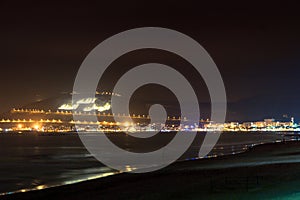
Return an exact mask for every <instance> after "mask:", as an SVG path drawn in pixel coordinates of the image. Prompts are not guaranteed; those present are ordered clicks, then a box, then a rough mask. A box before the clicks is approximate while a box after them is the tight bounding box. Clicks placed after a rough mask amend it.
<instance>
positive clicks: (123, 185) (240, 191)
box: [2, 142, 300, 200]
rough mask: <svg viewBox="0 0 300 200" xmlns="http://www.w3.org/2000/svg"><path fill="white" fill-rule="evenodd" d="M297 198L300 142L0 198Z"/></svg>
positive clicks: (257, 148)
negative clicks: (143, 172)
mask: <svg viewBox="0 0 300 200" xmlns="http://www.w3.org/2000/svg"><path fill="white" fill-rule="evenodd" d="M202 198H203V199H255V198H256V199H273V198H278V199H282V198H284V199H287V198H289V199H299V198H300V143H299V142H287V143H275V144H266V145H261V146H256V147H254V148H253V149H250V150H249V151H247V152H245V153H242V154H238V155H232V156H223V157H218V158H213V159H202V160H195V161H184V162H179V163H175V164H172V165H171V166H169V167H167V168H165V169H163V170H160V171H157V172H152V173H146V174H119V175H114V176H110V177H106V178H101V179H98V180H92V181H86V182H82V183H77V184H73V185H67V186H60V187H55V188H49V189H44V190H39V191H32V192H27V193H18V194H13V195H7V196H3V197H2V199H72V200H74V199H202Z"/></svg>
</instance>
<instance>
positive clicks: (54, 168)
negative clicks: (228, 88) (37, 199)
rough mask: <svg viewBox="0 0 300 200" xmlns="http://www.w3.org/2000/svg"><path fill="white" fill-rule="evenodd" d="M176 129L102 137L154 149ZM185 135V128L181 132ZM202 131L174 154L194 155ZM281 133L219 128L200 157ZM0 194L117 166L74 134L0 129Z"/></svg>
mask: <svg viewBox="0 0 300 200" xmlns="http://www.w3.org/2000/svg"><path fill="white" fill-rule="evenodd" d="M175 134H176V133H174V132H168V133H161V135H160V137H155V138H154V139H152V140H151V141H150V142H147V143H145V144H142V143H141V142H140V141H139V140H138V141H137V140H132V139H131V137H127V136H126V134H122V133H108V134H107V137H108V138H109V139H111V140H113V141H114V142H115V143H118V144H119V146H120V147H121V148H124V149H126V150H128V151H131V150H132V151H143V150H145V149H146V150H149V149H151V148H150V146H153V145H151V143H155V144H156V146H157V148H159V147H160V146H163V145H164V144H167V142H168V141H169V140H171V139H172V138H173V137H174V136H175ZM187 134H188V133H187ZM205 134H206V133H202V132H199V133H197V136H196V138H195V140H194V142H193V143H192V145H191V146H190V148H189V149H188V150H187V151H186V152H185V153H184V154H183V155H182V156H181V157H180V158H179V159H178V162H180V161H184V160H193V159H199V158H198V157H197V156H198V151H199V149H200V147H201V144H202V141H203V139H204V137H205ZM283 140H285V139H284V137H283V134H282V133H275V132H271V133H269V132H225V133H221V136H220V138H219V140H218V142H217V144H216V145H215V146H214V148H213V150H212V151H211V152H210V153H209V154H208V155H207V156H206V157H205V158H204V159H211V158H212V157H218V156H224V155H231V154H238V153H242V152H245V151H246V150H247V149H249V148H251V147H253V146H255V145H260V144H265V143H274V142H281V141H283ZM0 163H1V164H0V194H1V195H8V194H12V193H17V192H26V191H31V190H41V189H45V188H49V187H56V186H61V185H67V184H73V183H77V182H81V181H86V180H91V179H96V178H102V177H106V176H113V175H116V174H119V173H122V172H120V171H117V170H114V169H111V168H109V167H107V166H105V165H104V164H102V163H101V162H100V161H98V160H97V159H96V158H94V157H93V155H92V154H91V153H90V152H89V151H88V150H87V149H86V148H85V146H84V145H83V144H82V142H81V140H80V137H79V136H78V134H77V133H0Z"/></svg>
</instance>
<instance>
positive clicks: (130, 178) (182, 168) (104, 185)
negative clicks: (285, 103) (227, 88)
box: [1, 141, 300, 199]
mask: <svg viewBox="0 0 300 200" xmlns="http://www.w3.org/2000/svg"><path fill="white" fill-rule="evenodd" d="M275 145H278V146H277V147H280V148H283V149H285V148H287V147H291V146H293V147H294V146H297V145H298V146H300V142H298V141H286V142H280V143H278V142H277V143H276V142H275V143H267V144H263V145H256V146H254V147H253V148H250V149H247V150H246V151H245V152H242V153H239V154H235V155H225V156H219V157H216V158H207V159H197V160H193V161H179V162H176V163H173V164H171V165H170V166H168V167H167V168H165V169H162V170H160V171H157V172H151V173H147V174H130V173H121V174H117V175H114V176H108V177H103V178H100V179H94V180H87V181H83V182H79V183H74V184H70V185H62V186H57V187H51V188H46V189H43V190H36V191H29V192H25V193H15V194H10V195H4V196H1V198H4V199H9V198H13V199H34V198H36V199H38V198H52V197H53V196H54V197H55V199H59V197H58V196H60V195H62V196H63V198H62V199H74V196H73V192H74V190H80V191H82V192H83V193H84V192H87V191H90V190H92V191H93V192H92V193H97V194H99V195H100V196H101V197H103V196H104V197H106V196H107V195H108V197H109V198H113V196H111V195H110V194H107V193H105V191H104V190H106V189H108V185H109V186H110V187H109V188H110V189H108V190H112V189H113V188H119V189H120V190H122V191H123V192H126V193H128V192H129V193H130V194H134V191H132V190H130V189H129V190H128V188H127V189H125V188H123V187H122V188H120V185H123V184H122V183H126V182H131V183H134V182H136V181H139V180H140V179H143V180H145V181H144V182H145V183H146V182H148V179H149V180H151V181H153V182H154V183H155V182H157V180H155V179H154V180H153V178H154V177H160V178H163V179H164V177H166V176H167V177H169V176H170V177H169V178H170V179H172V180H173V179H175V180H177V179H178V178H180V177H181V178H184V175H185V174H187V173H188V174H196V175H197V174H214V173H215V172H218V173H220V172H222V173H225V172H226V173H228V170H229V171H230V170H232V169H236V171H243V170H244V169H245V168H252V169H254V168H265V166H271V165H272V166H278V165H293V164H296V165H298V164H297V163H284V162H283V163H273V164H272V163H265V164H262V165H256V166H251V165H249V166H247V165H245V166H231V167H230V166H229V167H226V168H224V164H223V163H224V162H227V163H232V162H233V161H235V162H241V161H239V160H240V159H241V158H243V157H250V158H251V157H253V155H256V154H258V155H260V154H261V152H262V150H263V149H265V150H270V149H271V150H272V149H274V146H275ZM254 157H255V156H254ZM200 165H201V167H200ZM205 166H206V167H205ZM218 166H219V168H218ZM220 166H223V168H222V167H221V168H220ZM299 166H300V164H299ZM174 175H175V177H174ZM177 175H178V176H179V177H176V176H177ZM205 177H206V176H205ZM202 178H203V177H202ZM214 178H216V179H218V177H214ZM205 179H207V177H206V178H205ZM164 181H168V180H164ZM210 181H211V179H210ZM142 182H143V181H142ZM170 182H172V181H170ZM204 182H207V180H205V181H204ZM140 184H143V183H140ZM154 185H155V184H154ZM98 190H99V191H98ZM124 190H125V191H124ZM72 191H73V192H72ZM80 191H78V192H80ZM80 193H81V192H80ZM95 195H96V194H95ZM67 196H68V197H67ZM97 196H98V195H96V197H97ZM96 197H95V198H96ZM82 198H84V196H82ZM75 199H76V198H75Z"/></svg>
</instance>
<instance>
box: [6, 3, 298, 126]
mask: <svg viewBox="0 0 300 200" xmlns="http://www.w3.org/2000/svg"><path fill="white" fill-rule="evenodd" d="M162 2H163V3H162ZM195 2H198V1H195ZM0 20H1V23H0V24H1V31H0V44H1V45H0V55H1V59H0V66H1V78H0V93H1V96H0V112H4V111H7V110H9V109H11V108H12V107H20V106H22V105H24V104H28V103H30V102H33V101H38V100H41V99H46V98H50V97H53V96H58V95H60V94H61V93H63V92H71V91H72V87H73V81H74V78H75V75H76V73H77V70H78V69H79V67H80V64H81V63H82V61H83V60H84V58H85V56H86V55H87V54H88V53H89V52H90V51H91V50H92V49H93V48H94V47H95V46H96V45H98V44H99V43H100V42H101V41H103V40H105V39H106V38H108V37H110V36H112V35H114V34H117V33H119V32H121V31H125V30H127V29H131V28H137V27H144V26H158V27H165V28H170V29H174V30H177V31H180V32H182V33H184V34H187V35H189V36H190V37H192V38H194V39H195V40H197V41H198V42H199V43H200V44H201V45H202V46H203V47H204V48H205V49H206V50H207V51H208V53H209V54H210V55H211V57H212V58H213V59H214V61H215V63H216V64H217V66H218V68H219V70H220V72H221V74H222V77H223V80H224V84H225V87H226V92H227V97H228V109H229V110H228V118H227V120H256V119H257V120H260V119H263V118H265V117H274V118H277V119H279V118H282V116H283V115H284V114H287V115H288V116H294V117H296V121H298V120H299V119H300V104H299V99H300V87H299V74H300V67H299V66H300V58H299V55H300V23H299V22H300V12H299V8H298V6H297V5H291V4H287V3H284V1H282V3H281V2H280V1H270V3H267V2H265V3H257V4H250V3H248V4H247V3H245V2H243V4H241V3H235V2H227V1H226V2H224V3H220V2H218V1H215V2H211V3H206V4H204V3H199V2H198V3H197V4H196V3H192V1H190V2H189V1H186V2H185V3H181V4H177V3H175V1H158V2H155V1H149V2H148V3H145V2H142V1H140V3H138V2H121V3H120V2H114V3H110V4H108V3H103V2H101V1H99V2H96V1H94V2H86V1H82V2H81V3H79V2H78V3H76V2H75V1H70V2H68V3H61V2H59V3H45V2H42V1H26V2H25V1H24V2H23V1H20V2H14V1H1V2H0ZM297 118H298V119H297Z"/></svg>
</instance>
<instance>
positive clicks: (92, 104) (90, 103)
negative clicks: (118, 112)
mask: <svg viewBox="0 0 300 200" xmlns="http://www.w3.org/2000/svg"><path fill="white" fill-rule="evenodd" d="M96 100H97V98H83V99H80V100H78V101H77V102H76V103H74V104H72V103H66V104H63V105H61V106H60V107H59V108H58V109H59V110H76V109H77V108H78V107H79V106H80V105H85V106H84V108H83V111H85V112H90V111H92V110H96V111H99V112H103V111H106V110H109V109H111V105H110V104H109V103H106V104H104V105H103V106H100V105H97V104H96Z"/></svg>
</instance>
